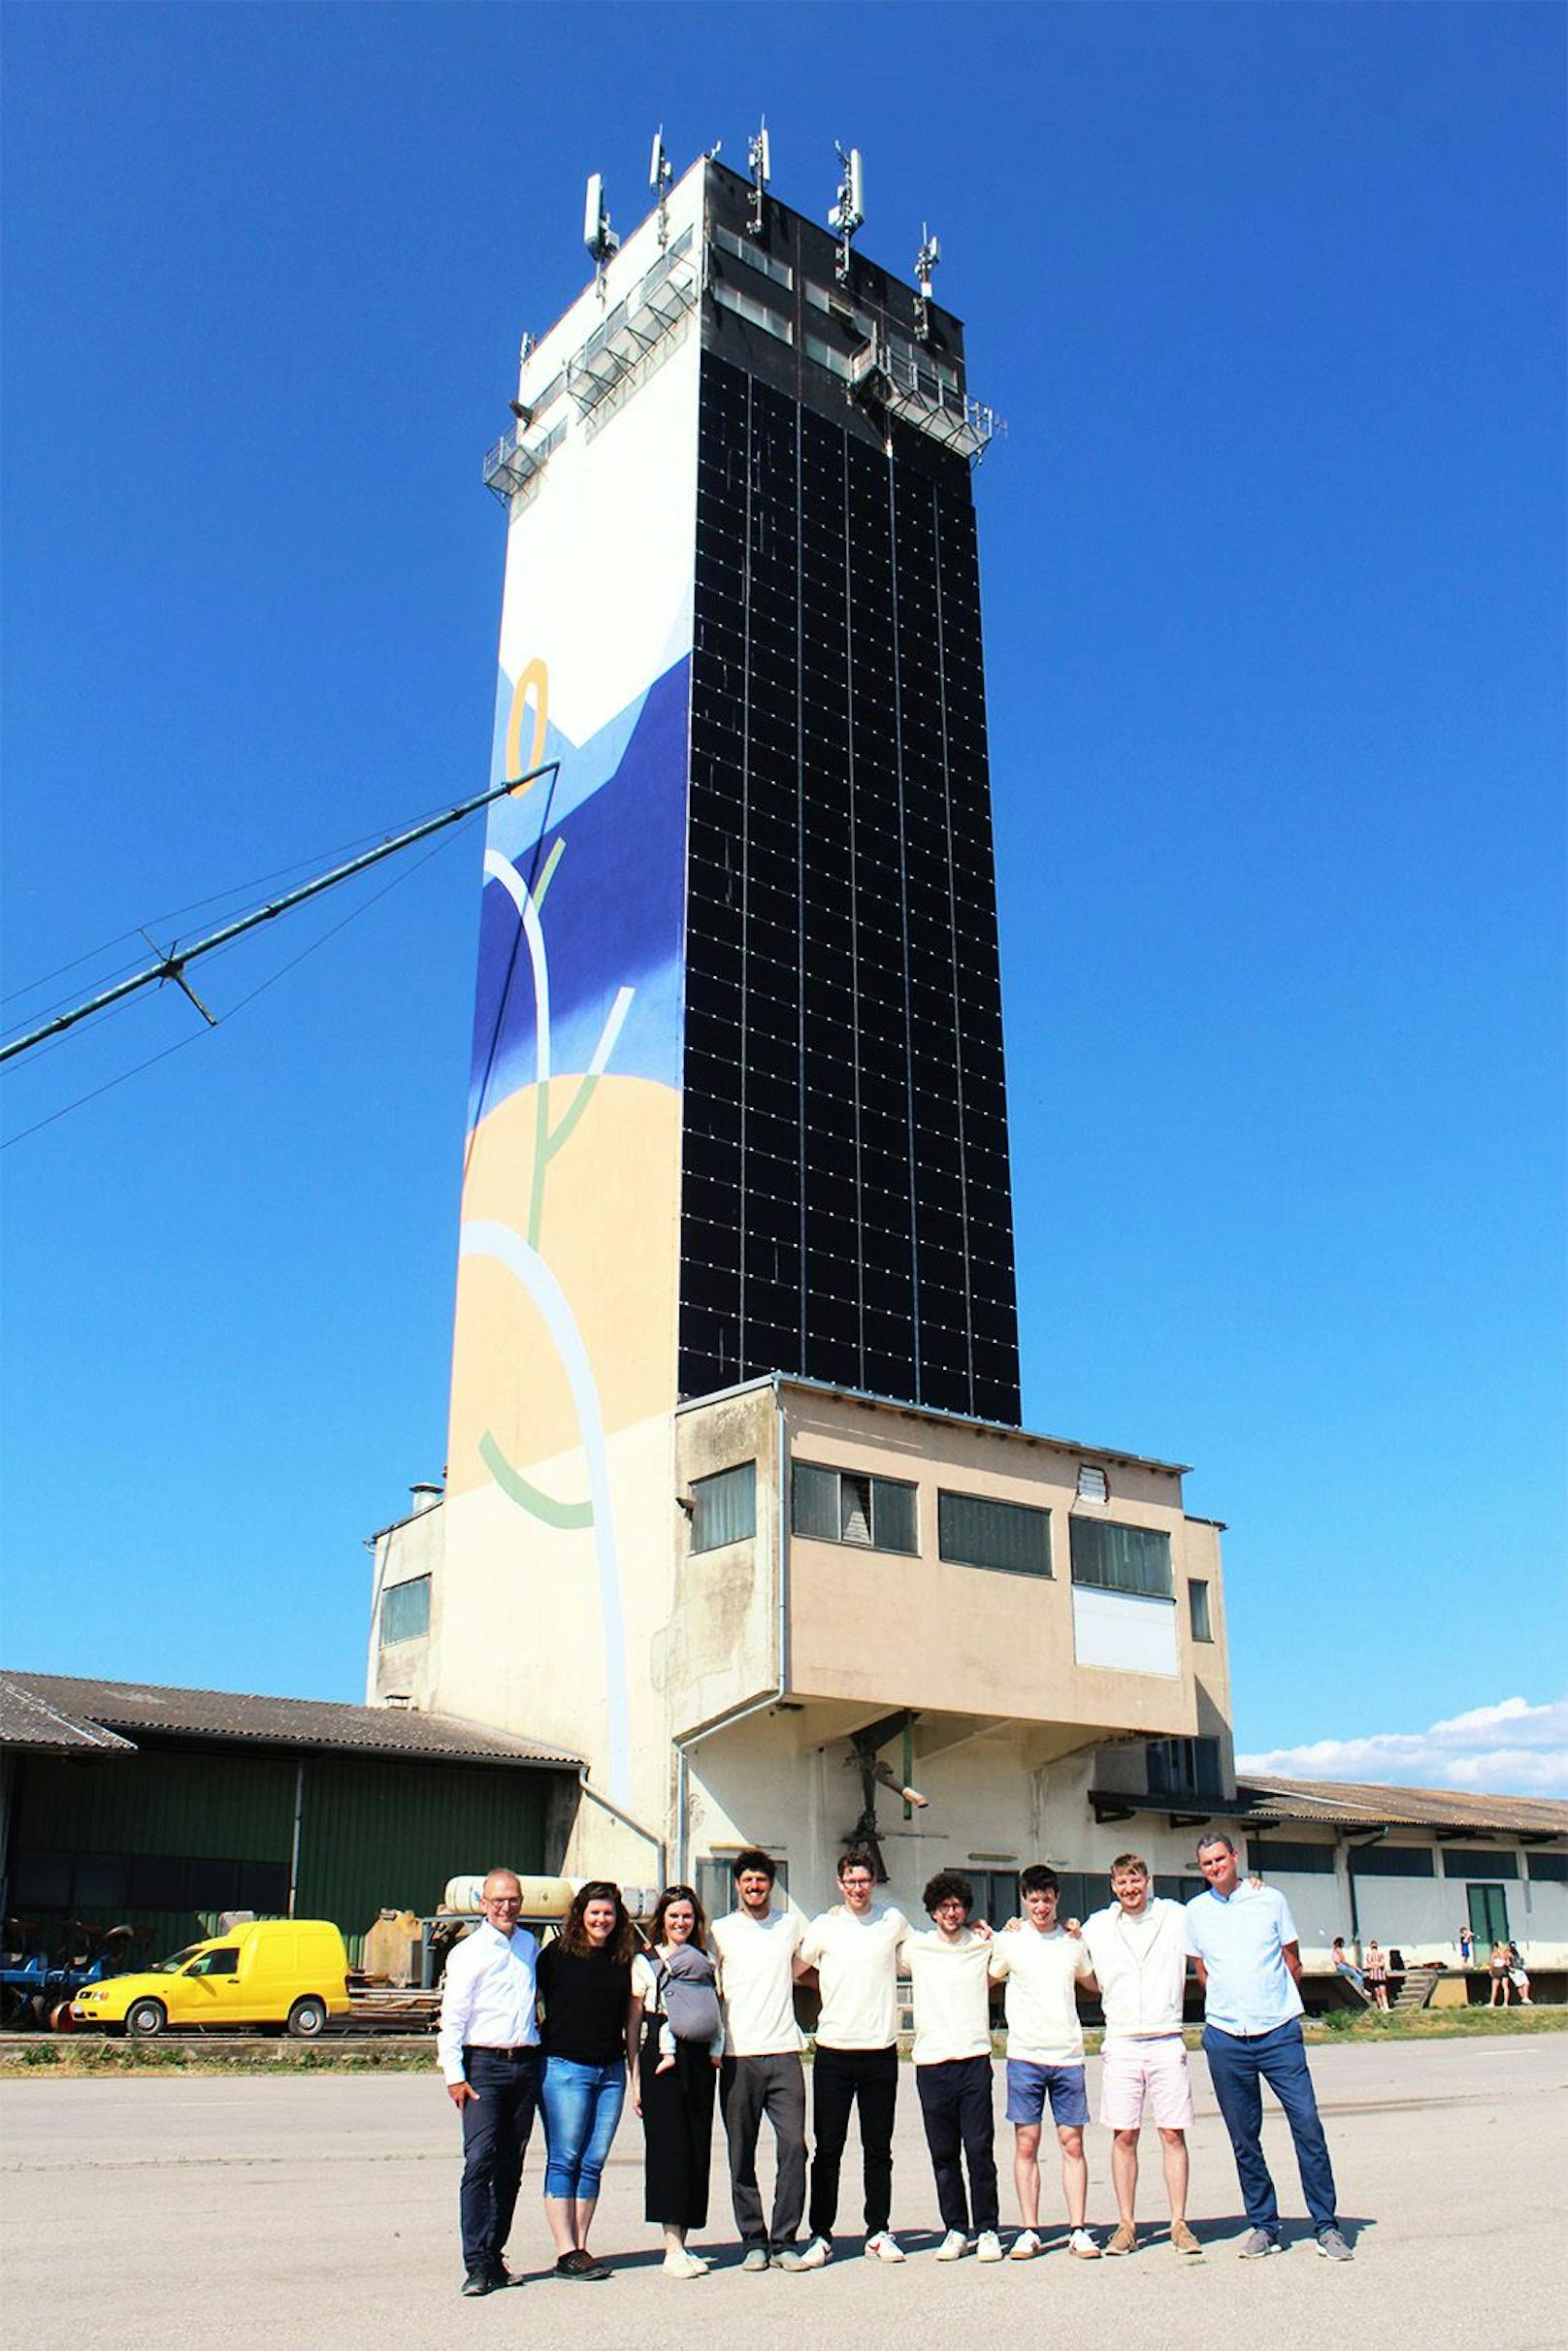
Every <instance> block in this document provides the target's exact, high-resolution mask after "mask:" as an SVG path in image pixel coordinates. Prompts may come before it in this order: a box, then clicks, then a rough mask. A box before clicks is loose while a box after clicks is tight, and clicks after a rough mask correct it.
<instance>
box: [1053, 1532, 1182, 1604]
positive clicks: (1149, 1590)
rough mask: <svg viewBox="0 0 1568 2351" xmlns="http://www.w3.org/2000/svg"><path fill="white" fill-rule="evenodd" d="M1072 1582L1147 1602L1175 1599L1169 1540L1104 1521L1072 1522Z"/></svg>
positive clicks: (1153, 1533)
mask: <svg viewBox="0 0 1568 2351" xmlns="http://www.w3.org/2000/svg"><path fill="white" fill-rule="evenodd" d="M1070 1524H1071V1530H1072V1531H1071V1545H1072V1580H1073V1582H1074V1584H1094V1585H1095V1586H1097V1588H1098V1589H1099V1590H1101V1591H1107V1592H1131V1593H1132V1594H1134V1595H1135V1596H1136V1597H1138V1598H1140V1599H1145V1600H1169V1599H1172V1598H1173V1597H1174V1596H1175V1587H1174V1585H1173V1584H1172V1581H1171V1572H1170V1537H1169V1536H1168V1535H1167V1534H1164V1533H1162V1532H1161V1531H1160V1529H1159V1528H1157V1527H1153V1526H1117V1525H1114V1524H1113V1523H1112V1522H1111V1521H1110V1520H1108V1519H1105V1518H1073V1519H1072V1520H1071V1521H1070Z"/></svg>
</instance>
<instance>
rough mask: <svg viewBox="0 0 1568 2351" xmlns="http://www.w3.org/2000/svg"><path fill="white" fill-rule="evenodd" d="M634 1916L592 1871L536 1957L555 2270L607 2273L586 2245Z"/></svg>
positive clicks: (613, 2087) (618, 2058) (618, 2080)
mask: <svg viewBox="0 0 1568 2351" xmlns="http://www.w3.org/2000/svg"><path fill="white" fill-rule="evenodd" d="M635 1944H636V1937H635V1935H634V1933H633V1928H632V1921H631V1919H630V1918H629V1917H628V1915H627V1911H626V1905H625V1904H624V1903H623V1902H622V1900H621V1893H620V1888H619V1887H618V1886H614V1885H611V1884H610V1883H609V1882H608V1881H607V1880H606V1879H603V1878H596V1879H594V1880H592V1881H591V1882H590V1883H589V1884H587V1885H585V1886H584V1887H583V1889H582V1891H581V1893H580V1894H578V1895H577V1896H576V1897H575V1899H574V1900H573V1902H572V1908H571V1910H569V1911H568V1912H567V1915H566V1920H565V1923H564V1924H563V1926H562V1928H561V1932H560V1934H559V1935H558V1936H557V1938H556V1940H555V1941H554V1942H553V1943H546V1944H545V1946H544V1948H543V1950H542V1951H541V1952H540V1953H539V1971H538V1979H539V1999H540V2002H541V2003H542V2006H543V2010H544V2014H543V2021H542V2026H541V2029H540V2034H539V2039H540V2041H541V2043H542V2045H543V2049H544V2073H543V2078H542V2080H541V2082H540V2085H539V2106H540V2108H541V2110H542V2112H543V2115H544V2148H545V2167H544V2217H545V2219H546V2221H547V2222H548V2223H549V2229H550V2235H551V2236H552V2237H554V2239H555V2250H556V2264H555V2270H556V2275H557V2276H558V2277H567V2278H587V2279H597V2278H603V2277H608V2275H609V2271H608V2270H607V2269H605V2267H604V2263H603V2262H599V2261H595V2259H594V2257H593V2255H592V2254H591V2253H590V2252H589V2250H588V2231H589V2229H590V2228H591V2226H592V2225H593V2217H594V2207H595V2205H596V2204H598V2202H599V2183H600V2179H601V2176H602V2174H603V2172H604V2159H605V2157H606V2156H607V2155H608V2153H609V2146H610V2140H611V2139H613V2138H614V2136H615V2126H616V2124H617V2123H618V2122H619V2121H620V2119H621V2106H622V2104H623V2103H624V2101H625V2098H626V2032H627V2018H628V2015H629V2013H630V2010H631V2005H632V1953H633V1950H634V1948H635Z"/></svg>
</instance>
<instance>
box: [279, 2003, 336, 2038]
mask: <svg viewBox="0 0 1568 2351" xmlns="http://www.w3.org/2000/svg"><path fill="white" fill-rule="evenodd" d="M326 2029H327V2004H326V2002H325V2001H324V2000H317V1999H316V1998H315V1997H314V1995H313V1994H312V1996H311V1997H310V1999H309V2000H296V2002H295V2003H294V2006H293V2007H292V2008H290V2009H289V2012H288V2036H289V2039H290V2040H291V2041H319V2040H320V2038H321V2036H322V2034H323V2033H324V2032H325V2031H326Z"/></svg>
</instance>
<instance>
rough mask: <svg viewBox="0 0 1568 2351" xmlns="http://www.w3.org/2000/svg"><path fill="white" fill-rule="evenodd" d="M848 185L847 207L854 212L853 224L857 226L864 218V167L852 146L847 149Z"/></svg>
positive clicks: (858, 152) (856, 150) (858, 154)
mask: <svg viewBox="0 0 1568 2351" xmlns="http://www.w3.org/2000/svg"><path fill="white" fill-rule="evenodd" d="M848 186H849V209H850V212H852V213H853V214H854V218H855V226H856V227H857V228H859V227H860V224H861V222H862V221H863V220H864V219H865V218H866V167H865V165H864V164H863V163H862V161H861V150H860V148H859V147H851V148H850V150H849V176H848Z"/></svg>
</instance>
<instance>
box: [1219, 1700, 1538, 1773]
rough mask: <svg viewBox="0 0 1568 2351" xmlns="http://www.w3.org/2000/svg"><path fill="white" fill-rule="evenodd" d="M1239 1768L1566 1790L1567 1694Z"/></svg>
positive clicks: (1325, 1742)
mask: <svg viewBox="0 0 1568 2351" xmlns="http://www.w3.org/2000/svg"><path fill="white" fill-rule="evenodd" d="M1236 1769H1237V1771H1238V1772H1243V1773H1245V1772H1262V1773H1265V1774H1267V1773H1273V1774H1275V1775H1276V1776H1277V1777H1279V1778H1280V1779H1282V1780H1386V1781H1388V1783H1389V1784H1391V1785H1392V1786H1394V1787H1437V1788H1441V1787H1453V1788H1464V1789H1468V1790H1470V1791H1472V1792H1474V1793H1477V1794H1485V1795H1493V1796H1568V1698H1558V1699H1554V1700H1551V1701H1549V1702H1548V1704H1546V1705H1545V1706H1532V1705H1530V1703H1529V1702H1528V1700H1527V1699H1524V1698H1504V1699H1502V1700H1500V1701H1499V1703H1498V1704H1497V1705H1495V1706H1476V1707H1471V1708H1470V1709H1469V1711H1468V1712H1467V1713H1465V1714H1454V1715H1451V1716H1450V1718H1449V1719H1448V1720H1447V1721H1446V1722H1434V1723H1433V1724H1432V1725H1431V1727H1430V1729H1428V1730H1424V1731H1373V1732H1371V1733H1369V1734H1368V1735H1367V1736H1365V1737H1363V1738H1359V1739H1316V1740H1314V1741H1312V1742H1311V1744H1310V1745H1308V1746H1306V1747H1273V1748H1271V1749H1270V1750H1269V1752H1268V1753H1267V1754H1252V1755H1238V1756H1237V1757H1236Z"/></svg>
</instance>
